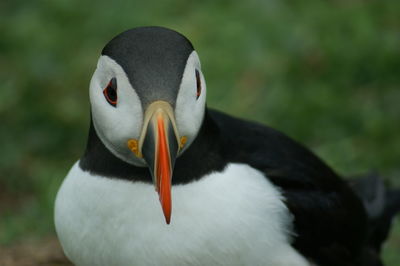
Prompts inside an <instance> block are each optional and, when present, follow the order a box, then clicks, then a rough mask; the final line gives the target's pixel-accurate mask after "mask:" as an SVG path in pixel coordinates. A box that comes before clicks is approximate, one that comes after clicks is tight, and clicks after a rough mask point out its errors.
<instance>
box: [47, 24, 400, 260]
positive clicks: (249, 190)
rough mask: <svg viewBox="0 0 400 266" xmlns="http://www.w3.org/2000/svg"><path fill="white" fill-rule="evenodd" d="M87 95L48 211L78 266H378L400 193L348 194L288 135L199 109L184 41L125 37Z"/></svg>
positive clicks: (112, 46)
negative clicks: (77, 151) (80, 145)
mask: <svg viewBox="0 0 400 266" xmlns="http://www.w3.org/2000/svg"><path fill="white" fill-rule="evenodd" d="M89 87H90V88H89V96H90V97H89V98H90V107H91V108H90V117H91V119H90V127H89V135H88V140H87V145H86V149H85V151H84V153H83V155H82V156H81V158H80V159H79V160H78V161H77V162H76V163H75V164H74V165H73V166H72V168H71V169H70V171H69V173H68V175H67V176H66V178H65V179H64V181H63V183H62V185H61V187H60V189H59V191H58V193H57V196H56V201H55V213H54V219H55V227H56V232H57V235H58V238H59V241H60V243H61V245H62V248H63V250H64V252H65V254H66V256H67V257H68V258H69V259H70V260H71V261H72V262H73V263H74V264H75V265H78V266H80V265H82V266H87V265H89V266H96V265H104V266H110V265H117V266H125V265H126V266H130V265H171V266H172V265H174V266H179V265H220V266H223V265H230V266H232V265H266V266H317V265H318V266H338V265H340V266H368V265H382V262H381V259H380V257H379V252H380V250H381V246H382V243H383V241H384V239H385V238H386V236H387V234H388V228H389V227H390V221H391V220H392V217H393V216H394V214H395V213H396V212H397V211H398V210H399V208H398V207H399V206H400V197H399V196H398V195H399V193H398V191H396V193H394V192H393V191H390V192H393V193H392V194H390V195H392V196H391V197H390V199H391V200H386V201H385V199H387V198H388V197H387V195H389V193H388V192H389V191H385V190H384V188H383V186H382V185H381V183H380V181H379V179H377V178H374V177H372V178H371V177H367V178H361V179H360V180H361V181H362V182H357V181H356V182H355V183H354V184H352V183H349V182H348V181H346V180H345V179H344V178H342V177H341V176H339V175H338V174H337V173H335V171H333V170H332V169H331V168H330V167H329V166H328V165H327V164H326V163H324V162H323V161H322V160H321V159H319V158H318V157H317V156H316V155H314V153H313V152H312V151H310V150H309V149H307V148H305V147H304V146H303V145H301V144H299V143H298V142H296V141H295V140H292V139H291V138H289V137H287V136H286V135H284V134H283V133H281V132H279V131H277V130H275V129H272V128H270V127H268V126H265V125H261V124H258V123H255V122H250V121H246V120H242V119H239V118H235V117H232V116H230V115H227V114H224V113H222V112H219V111H216V110H213V109H211V108H207V106H206V91H207V87H206V82H205V78H204V75H203V72H202V70H201V64H200V59H199V56H198V54H197V52H196V50H195V49H194V47H193V45H192V43H191V42H190V41H189V40H188V39H187V38H186V37H185V36H183V35H182V34H180V33H178V32H176V31H174V30H171V29H167V28H164V27H156V26H150V27H138V28H133V29H130V30H127V31H125V32H122V33H121V34H119V35H117V36H116V37H114V38H113V39H112V40H111V41H109V42H108V43H107V44H106V46H105V47H104V48H103V50H102V52H101V55H100V58H99V59H98V62H97V68H96V70H95V71H94V74H93V76H92V79H91V81H90V86H89ZM371 184H372V185H371ZM365 191H367V192H368V193H367V192H365ZM388 206H389V207H390V208H389V207H388Z"/></svg>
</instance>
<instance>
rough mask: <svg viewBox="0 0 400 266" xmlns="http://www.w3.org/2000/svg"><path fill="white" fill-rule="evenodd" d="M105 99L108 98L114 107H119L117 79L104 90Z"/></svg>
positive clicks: (112, 80)
mask: <svg viewBox="0 0 400 266" xmlns="http://www.w3.org/2000/svg"><path fill="white" fill-rule="evenodd" d="M103 94H104V97H105V98H106V100H107V102H108V103H109V104H111V105H112V106H114V107H115V106H116V105H117V99H118V97H117V79H116V78H112V79H111V80H110V82H109V83H108V85H107V87H106V88H105V89H104V90H103Z"/></svg>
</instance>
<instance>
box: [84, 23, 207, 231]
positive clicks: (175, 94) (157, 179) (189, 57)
mask: <svg viewBox="0 0 400 266" xmlns="http://www.w3.org/2000/svg"><path fill="white" fill-rule="evenodd" d="M205 99H206V84H205V80H204V76H203V74H202V72H201V66H200V60H199V57H198V55H197V53H196V51H195V50H194V48H193V46H192V44H191V43H190V41H189V40H188V39H186V38H185V37H184V36H183V35H181V34H179V33H177V32H175V31H173V30H169V29H166V28H162V27H141V28H134V29H131V30H128V31H125V32H123V33H121V34H119V35H117V36H116V37H115V38H113V39H112V40H111V41H110V42H109V43H108V44H107V45H106V46H105V47H104V49H103V51H102V54H101V56H100V58H99V60H98V63H97V68H96V70H95V72H94V74H93V77H92V79H91V82H90V103H91V112H92V121H93V125H94V128H95V130H96V133H97V135H98V136H99V138H100V140H101V141H102V142H103V144H104V145H105V146H106V148H107V149H108V150H109V151H110V152H111V153H112V154H114V155H115V156H116V157H118V158H119V159H121V160H123V161H125V162H126V163H128V164H132V165H134V166H137V167H148V168H149V170H150V173H151V176H152V178H153V184H154V187H155V190H156V191H157V193H158V194H159V199H160V203H161V207H162V210H163V213H164V216H165V219H166V222H167V223H168V224H169V222H170V217H171V211H172V199H171V179H172V178H173V169H174V163H175V160H176V159H177V158H178V157H179V156H180V155H181V154H182V153H183V152H184V151H185V149H187V148H188V147H189V146H190V144H191V143H192V142H193V140H194V139H195V138H196V135H197V133H198V131H199V129H200V126H201V124H202V121H203V118H204V112H205Z"/></svg>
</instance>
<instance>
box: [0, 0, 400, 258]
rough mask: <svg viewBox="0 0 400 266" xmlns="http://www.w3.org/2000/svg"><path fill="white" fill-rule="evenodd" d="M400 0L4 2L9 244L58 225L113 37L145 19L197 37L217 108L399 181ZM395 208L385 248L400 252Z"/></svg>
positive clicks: (1, 216) (1, 135)
mask: <svg viewBox="0 0 400 266" xmlns="http://www.w3.org/2000/svg"><path fill="white" fill-rule="evenodd" d="M398 14H400V3H398V2H396V1H372V0H369V1H367V0H364V1H362V0H351V1H341V0H335V1H316V0H313V1H291V2H285V1H277V0H269V1H261V0H250V1H235V2H234V1H211V0H209V1H182V0H167V1H163V2H162V3H161V2H157V4H155V3H154V2H153V1H144V2H143V1H141V2H140V3H139V2H132V1H114V2H112V3H111V2H110V1H96V2H89V1H79V2H78V1H76V0H75V1H63V0H59V1H49V0H43V1H39V2H32V1H3V2H2V3H0V31H1V32H2V33H3V34H2V38H1V39H0V51H1V53H0V80H1V83H0V84H1V90H0V97H1V99H2V101H0V117H1V121H2V126H1V128H0V141H1V143H0V147H1V150H2V152H1V155H0V244H10V243H13V242H15V241H18V240H21V239H24V238H25V237H27V236H38V237H42V236H44V235H47V234H52V233H53V232H54V229H53V222H52V206H53V201H54V197H55V195H56V191H57V188H58V187H59V185H60V184H61V182H62V179H63V178H64V176H65V175H66V173H67V171H68V169H69V167H70V166H71V165H72V164H73V162H74V161H75V160H77V159H78V158H79V157H80V155H81V153H82V151H83V148H84V145H85V141H86V135H87V129H88V123H89V122H88V121H89V114H88V110H89V104H88V83H89V80H90V77H91V74H92V72H93V70H94V68H95V63H96V60H97V57H98V55H99V52H100V51H101V48H102V47H103V46H104V44H105V43H106V42H107V41H108V40H109V39H110V38H112V37H113V36H114V35H116V34H117V33H119V32H121V31H123V30H126V29H128V28H131V27H135V26H141V25H162V26H166V27H170V28H173V29H176V30H178V31H180V32H182V33H183V34H185V35H186V36H187V37H189V39H191V40H192V42H193V44H194V45H195V47H196V49H197V51H198V53H199V55H200V58H201V60H202V68H203V72H204V73H205V76H206V79H207V87H208V103H209V106H211V107H215V108H217V109H219V110H223V111H225V112H228V113H231V114H233V115H237V116H241V117H245V118H248V119H251V120H256V121H261V122H264V123H267V124H269V125H270V126H272V127H275V128H277V129H279V130H281V131H283V132H285V133H287V134H288V135H290V136H291V137H293V138H295V139H297V140H299V141H301V142H303V143H305V144H306V145H307V146H308V147H310V148H312V149H313V150H314V151H315V152H316V153H317V154H318V155H320V156H321V157H322V158H324V160H326V161H327V162H328V163H329V164H330V165H331V166H332V167H333V168H334V169H336V170H337V171H338V172H339V173H341V174H343V175H346V176H347V175H353V174H358V173H362V172H366V171H369V170H377V171H379V172H380V173H381V174H382V176H384V177H385V181H386V182H387V183H390V184H392V185H397V186H400V181H399V178H398V177H399V176H400V167H399V158H400V138H399V137H398V133H399V132H400V123H398V121H399V117H400V108H399V106H398V102H399V99H400V90H399V84H400V75H399V69H400V49H399V47H400V38H399V36H400V32H399V29H400V16H399V15H398ZM399 228H400V225H399V222H398V220H397V223H396V226H395V228H394V230H393V234H392V236H391V239H390V242H389V244H388V245H387V247H386V249H385V252H384V256H385V260H386V262H387V265H397V264H398V263H399V262H400V252H399V251H400V229H399Z"/></svg>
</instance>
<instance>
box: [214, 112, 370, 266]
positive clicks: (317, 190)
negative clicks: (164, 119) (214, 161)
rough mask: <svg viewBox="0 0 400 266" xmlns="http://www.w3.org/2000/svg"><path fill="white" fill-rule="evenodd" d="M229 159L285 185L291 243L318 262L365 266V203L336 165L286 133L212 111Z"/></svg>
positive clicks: (278, 183) (281, 186)
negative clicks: (290, 216) (291, 226)
mask: <svg viewBox="0 0 400 266" xmlns="http://www.w3.org/2000/svg"><path fill="white" fill-rule="evenodd" d="M209 116H210V119H212V120H213V121H214V122H215V123H216V125H217V127H218V128H219V131H220V141H222V143H223V145H222V150H223V154H224V155H225V156H226V158H228V161H237V162H242V163H243V162H244V163H247V164H249V165H251V166H252V167H254V168H256V169H258V170H260V171H262V172H263V173H265V174H266V176H267V177H268V179H269V180H270V181H271V182H273V183H274V184H275V185H276V186H278V187H280V188H281V189H282V192H283V193H284V196H285V198H286V205H287V207H288V208H289V210H290V211H291V213H292V214H293V215H294V226H295V232H296V234H297V236H296V237H295V241H294V243H293V246H294V247H295V248H296V249H298V250H299V251H300V252H301V253H302V254H303V255H305V256H306V257H308V258H309V259H311V260H313V261H314V262H315V263H316V264H317V265H332V266H338V265H341V266H343V265H365V264H364V262H363V261H362V260H363V258H364V257H365V254H364V253H365V252H366V251H365V245H366V236H367V232H366V230H367V228H366V226H367V220H366V214H365V210H364V207H363V205H362V203H361V201H360V200H359V198H358V197H357V196H356V195H355V194H354V193H353V191H352V190H351V189H350V187H349V186H348V185H347V183H345V182H344V181H343V180H342V179H341V178H340V177H339V176H338V175H337V174H336V173H335V172H334V171H332V169H330V168H329V167H328V166H327V165H326V164H325V163H324V162H322V161H321V160H320V159H319V158H318V157H316V156H315V155H314V154H313V153H312V152H311V151H309V150H308V149H306V148H304V147H303V146H302V145H300V144H299V143H297V142H295V141H294V140H292V139H290V138H289V137H287V136H285V135H284V134H282V133H280V132H278V131H276V130H274V129H272V128H269V127H266V126H263V125H259V124H256V123H252V122H247V121H244V120H240V119H236V118H233V117H230V116H228V115H225V114H222V113H220V112H217V111H212V110H210V111H209Z"/></svg>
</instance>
